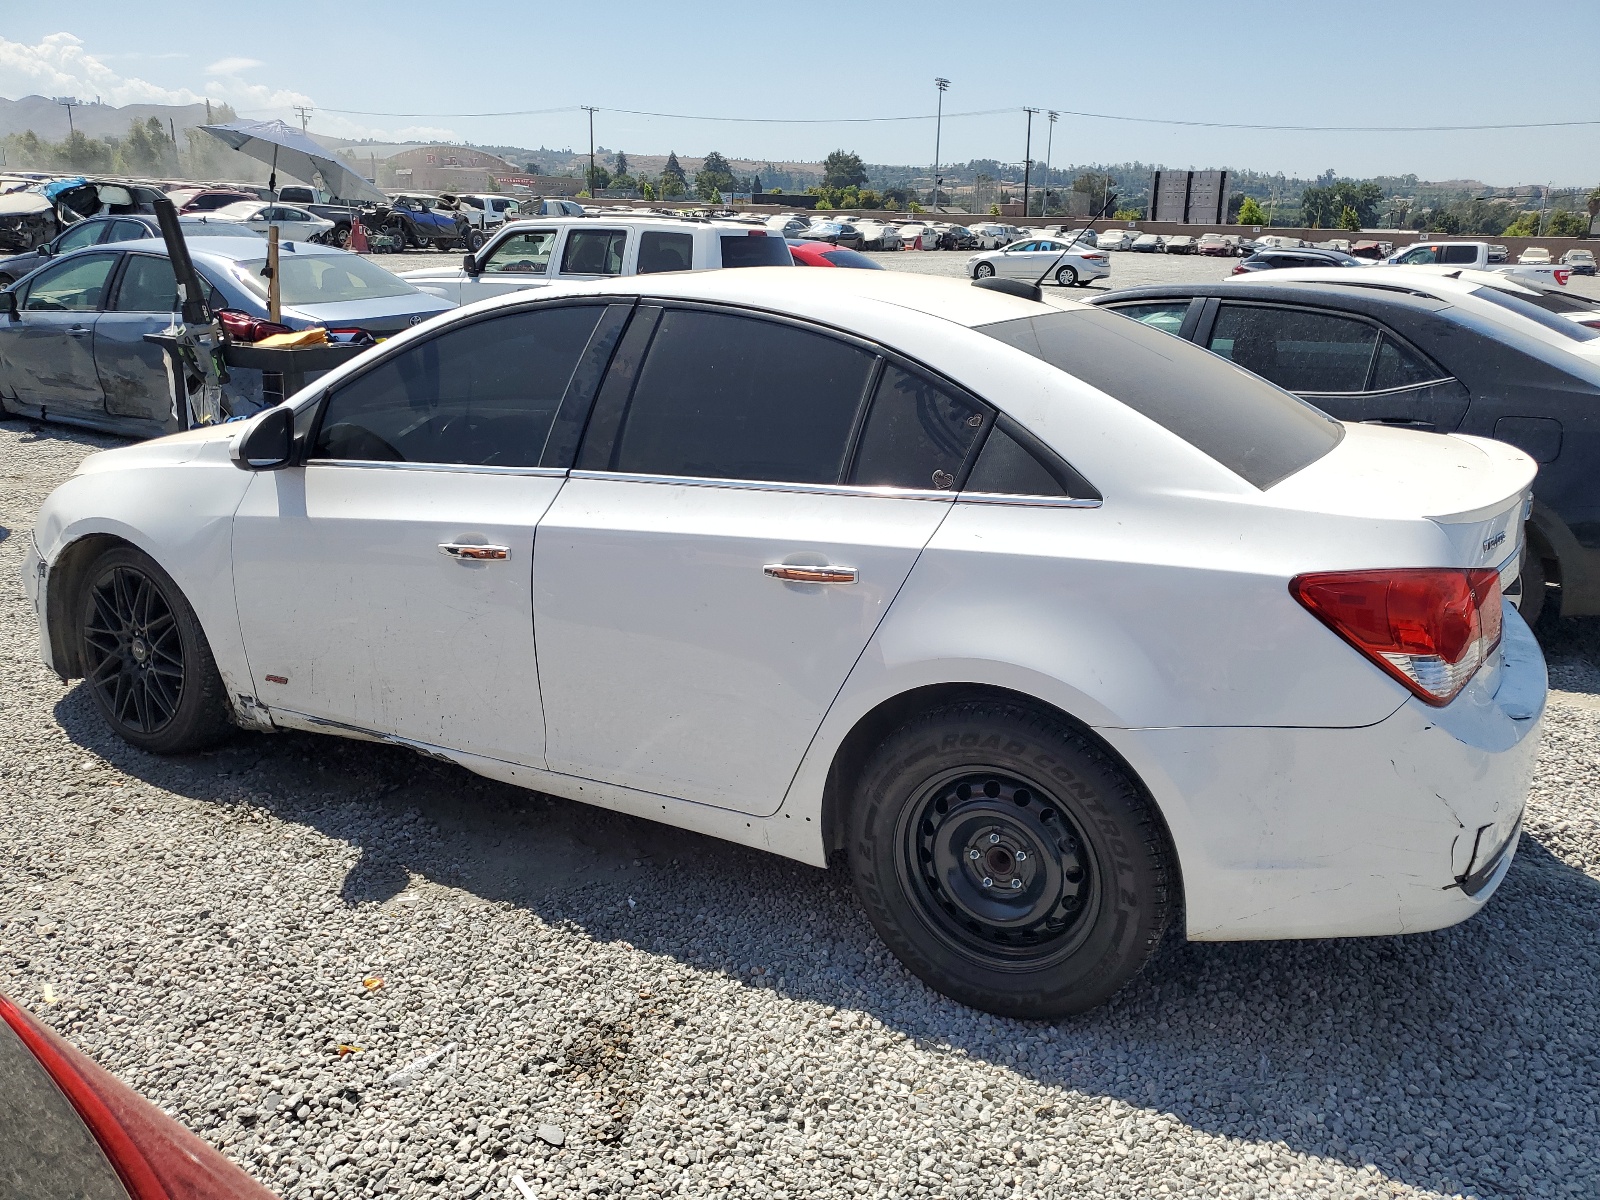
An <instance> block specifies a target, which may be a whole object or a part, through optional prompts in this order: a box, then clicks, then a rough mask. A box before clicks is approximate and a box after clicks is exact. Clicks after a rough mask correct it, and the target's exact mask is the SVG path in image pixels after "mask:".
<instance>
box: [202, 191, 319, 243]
mask: <svg viewBox="0 0 1600 1200" xmlns="http://www.w3.org/2000/svg"><path fill="white" fill-rule="evenodd" d="M206 216H207V218H209V219H210V220H212V221H237V222H238V223H239V224H241V225H243V226H245V227H246V228H249V229H253V230H254V231H255V232H257V233H260V234H265V233H266V232H267V230H268V229H269V228H271V227H272V226H274V225H276V226H277V227H278V237H279V238H280V239H282V240H283V241H286V242H320V241H324V240H326V238H327V236H328V235H329V234H330V233H332V232H333V228H334V225H333V222H332V221H328V220H325V219H324V218H322V217H319V216H317V214H316V213H312V212H307V211H306V210H305V209H303V208H296V207H294V205H292V204H261V203H258V202H257V201H254V200H241V201H239V203H237V204H226V205H223V207H221V208H219V209H217V210H216V211H215V212H210V213H207V214H206Z"/></svg>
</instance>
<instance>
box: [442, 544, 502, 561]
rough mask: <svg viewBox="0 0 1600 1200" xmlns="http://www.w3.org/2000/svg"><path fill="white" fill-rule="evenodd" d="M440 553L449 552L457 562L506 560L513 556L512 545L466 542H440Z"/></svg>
mask: <svg viewBox="0 0 1600 1200" xmlns="http://www.w3.org/2000/svg"><path fill="white" fill-rule="evenodd" d="M439 553H440V554H447V555H449V556H450V557H451V558H453V559H455V560H456V561H457V562H505V560H506V559H508V558H510V557H511V547H510V546H476V545H473V546H469V545H467V544H466V543H464V542H440V543H439Z"/></svg>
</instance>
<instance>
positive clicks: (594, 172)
mask: <svg viewBox="0 0 1600 1200" xmlns="http://www.w3.org/2000/svg"><path fill="white" fill-rule="evenodd" d="M584 177H585V178H586V179H587V181H588V186H589V192H590V194H591V195H592V194H594V193H595V192H598V191H599V190H600V189H601V188H605V187H610V186H611V172H610V171H608V170H606V169H605V168H604V167H602V166H601V165H600V164H599V163H595V165H594V166H593V168H589V169H585V171H584Z"/></svg>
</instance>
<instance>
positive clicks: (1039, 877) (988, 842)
mask: <svg viewBox="0 0 1600 1200" xmlns="http://www.w3.org/2000/svg"><path fill="white" fill-rule="evenodd" d="M846 835H847V841H846V847H847V849H848V852H849V858H850V866H851V872H852V874H853V875H854V878H855V885H856V891H857V893H858V895H859V896H860V898H861V903H862V905H863V907H864V908H865V909H866V912H867V916H868V918H869V919H870V920H871V921H872V924H873V927H874V928H875V929H876V930H877V932H878V936H879V937H880V938H882V939H883V942H884V944H885V945H887V946H888V947H889V949H890V950H891V951H893V952H894V954H895V956H896V957H898V958H899V959H900V961H901V962H902V963H904V964H905V965H906V967H907V968H908V969H910V970H911V971H912V972H913V973H914V974H915V975H917V976H918V977H919V978H921V979H922V980H923V981H924V982H925V983H927V984H928V985H929V986H930V987H932V988H933V989H934V990H935V991H938V992H942V993H943V994H945V995H947V996H950V997H952V998H953V999H955V1000H958V1001H960V1002H961V1003H963V1004H967V1005H970V1006H972V1007H973V1008H977V1009H981V1010H983V1011H985V1012H990V1013H994V1014H996V1015H998V1016H1005V1017H1016V1018H1020V1019H1023V1020H1051V1019H1054V1018H1058V1017H1062V1016H1065V1015H1068V1014H1070V1013H1077V1012H1083V1011H1085V1010H1087V1009H1091V1008H1094V1007H1095V1006H1096V1005H1098V1004H1101V1003H1103V1002H1104V1001H1105V1000H1107V999H1108V998H1109V997H1110V996H1111V995H1112V994H1113V993H1115V992H1116V991H1117V990H1118V989H1119V988H1121V987H1122V986H1123V985H1124V984H1125V983H1127V982H1128V981H1129V980H1130V979H1132V978H1133V977H1134V976H1135V975H1137V974H1138V973H1139V971H1140V969H1141V968H1143V966H1144V964H1145V963H1146V961H1148V959H1149V958H1150V955H1151V954H1152V953H1153V952H1154V951H1155V949H1156V947H1157V946H1158V945H1159V944H1160V942H1161V939H1162V936H1163V934H1164V932H1165V930H1166V927H1167V923H1168V920H1169V918H1170V917H1171V915H1172V912H1173V907H1174V902H1175V900H1176V890H1177V874H1176V868H1175V865H1174V863H1175V859H1174V855H1173V853H1172V850H1171V849H1170V847H1169V845H1168V842H1167V837H1166V834H1165V831H1164V830H1163V828H1162V826H1161V824H1160V822H1159V820H1158V819H1157V817H1156V815H1155V812H1154V810H1153V809H1152V807H1151V806H1150V804H1149V802H1148V801H1147V800H1145V798H1144V796H1143V795H1142V793H1141V791H1140V789H1139V788H1138V787H1137V786H1136V785H1135V784H1134V782H1133V781H1132V780H1131V779H1130V778H1129V777H1128V776H1127V774H1126V773H1125V772H1124V771H1123V770H1122V769H1121V768H1120V767H1118V766H1117V765H1116V764H1115V763H1114V762H1113V761H1112V760H1111V759H1110V757H1109V756H1108V755H1106V753H1105V752H1104V751H1103V750H1101V749H1100V748H1099V747H1098V746H1096V745H1095V744H1094V743H1093V742H1091V741H1090V740H1089V739H1088V738H1086V737H1085V736H1084V735H1083V734H1081V733H1079V732H1078V731H1077V730H1075V729H1073V728H1072V727H1071V726H1070V725H1068V724H1067V723H1066V722H1065V721H1062V720H1061V719H1060V718H1057V717H1053V716H1049V715H1046V714H1044V713H1040V712H1036V711H1033V710H1031V709H1028V708H1026V707H1023V706H1021V705H1017V704H1011V703H1006V702H1001V701H968V702H961V703H955V704H951V705H948V706H944V707H941V708H938V709H934V710H932V711H929V712H927V713H925V714H923V715H922V716H920V717H918V718H916V719H914V720H912V721H910V722H908V723H907V724H906V725H904V726H902V727H901V728H900V729H898V730H896V731H895V732H894V733H892V734H891V735H889V737H888V738H886V739H885V740H884V742H883V743H882V744H881V745H880V746H879V747H878V749H877V751H876V752H875V753H874V754H873V755H872V757H871V758H870V759H869V761H868V762H867V764H866V766H865V768H864V769H863V771H862V773H861V776H860V780H859V783H858V784H857V786H856V791H855V795H854V799H853V803H852V805H851V808H850V812H849V816H848V826H847V830H846ZM984 880H988V881H989V882H988V883H985V882H984ZM999 888H1004V890H1003V891H1000V890H998V889H999ZM996 897H999V898H998V899H997V898H996Z"/></svg>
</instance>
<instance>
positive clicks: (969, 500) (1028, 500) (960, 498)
mask: <svg viewBox="0 0 1600 1200" xmlns="http://www.w3.org/2000/svg"><path fill="white" fill-rule="evenodd" d="M956 502H957V503H958V504H1008V505H1019V506H1021V507H1025V508H1099V507H1100V506H1101V505H1102V504H1104V503H1105V501H1104V500H1084V499H1079V498H1077V497H1075V496H1023V495H1013V494H1011V493H1009V492H960V493H958V494H957V496H956Z"/></svg>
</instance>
